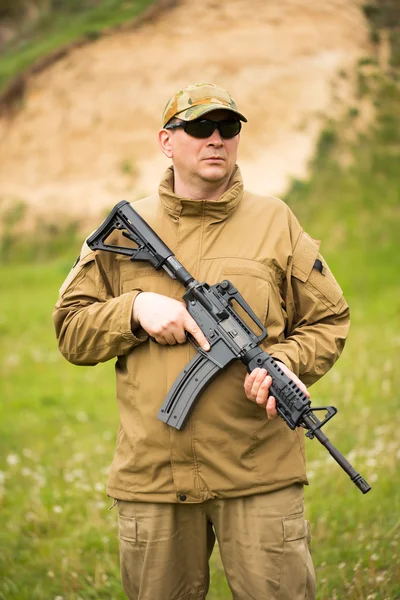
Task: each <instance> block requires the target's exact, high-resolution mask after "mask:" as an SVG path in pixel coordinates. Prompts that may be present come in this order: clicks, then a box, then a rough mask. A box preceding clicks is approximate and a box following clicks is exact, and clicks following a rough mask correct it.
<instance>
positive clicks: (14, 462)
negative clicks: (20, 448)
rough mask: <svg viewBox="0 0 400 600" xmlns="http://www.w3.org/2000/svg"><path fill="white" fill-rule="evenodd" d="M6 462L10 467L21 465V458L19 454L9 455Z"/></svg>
mask: <svg viewBox="0 0 400 600" xmlns="http://www.w3.org/2000/svg"><path fill="white" fill-rule="evenodd" d="M6 462H7V464H8V465H11V466H13V465H17V464H18V463H19V456H18V454H9V455H8V456H7V458H6Z"/></svg>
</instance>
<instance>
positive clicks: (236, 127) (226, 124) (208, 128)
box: [164, 119, 242, 140]
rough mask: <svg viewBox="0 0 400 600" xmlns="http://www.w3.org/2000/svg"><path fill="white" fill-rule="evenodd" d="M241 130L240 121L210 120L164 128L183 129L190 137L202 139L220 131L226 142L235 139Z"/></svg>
mask: <svg viewBox="0 0 400 600" xmlns="http://www.w3.org/2000/svg"><path fill="white" fill-rule="evenodd" d="M241 128H242V123H241V122H240V121H236V120H232V121H209V120H208V119H201V120H196V121H181V122H180V123H171V125H166V126H165V127H164V129H183V130H184V131H185V133H187V134H188V135H191V136H192V137H195V138H200V139H205V138H208V137H210V136H211V135H212V134H213V133H214V131H215V130H216V129H218V131H219V133H220V136H221V137H222V138H224V139H225V140H230V139H232V138H234V137H235V136H236V135H238V133H239V132H240V130H241Z"/></svg>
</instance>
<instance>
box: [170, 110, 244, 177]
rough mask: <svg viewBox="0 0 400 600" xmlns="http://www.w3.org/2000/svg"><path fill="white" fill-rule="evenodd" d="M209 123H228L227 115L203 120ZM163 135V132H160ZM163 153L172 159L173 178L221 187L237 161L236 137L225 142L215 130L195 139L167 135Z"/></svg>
mask: <svg viewBox="0 0 400 600" xmlns="http://www.w3.org/2000/svg"><path fill="white" fill-rule="evenodd" d="M204 118H205V119H208V120H210V121H223V120H231V119H232V118H233V115H232V113H231V112H230V111H226V110H216V111H213V112H210V113H208V114H206V115H205V116H204ZM164 131H165V130H164ZM167 133H168V140H166V142H167V143H166V146H165V148H166V150H165V149H164V147H163V152H164V154H166V155H167V156H168V157H169V158H171V159H172V162H173V165H174V170H175V172H176V174H177V175H178V176H179V177H180V178H181V179H182V180H184V181H186V182H188V183H189V182H190V183H191V184H193V183H194V184H195V183H196V182H200V181H203V182H207V183H215V184H216V185H218V186H219V185H221V184H223V182H224V181H229V179H230V177H231V175H232V173H233V170H234V167H235V164H236V158H237V150H238V145H239V140H240V135H236V136H235V137H233V138H230V139H225V138H222V137H221V134H220V132H219V131H218V129H215V130H214V132H213V133H212V134H211V135H210V137H208V138H196V137H193V136H191V135H189V134H188V133H186V132H185V131H184V130H183V129H174V130H172V131H168V132H167Z"/></svg>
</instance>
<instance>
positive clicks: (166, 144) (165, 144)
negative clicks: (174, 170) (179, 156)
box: [158, 129, 173, 158]
mask: <svg viewBox="0 0 400 600" xmlns="http://www.w3.org/2000/svg"><path fill="white" fill-rule="evenodd" d="M158 143H159V145H160V148H161V150H162V151H163V153H164V154H165V156H166V157H167V158H172V157H173V151H172V144H171V134H170V132H169V131H167V130H166V129H160V131H159V132H158Z"/></svg>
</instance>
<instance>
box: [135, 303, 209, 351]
mask: <svg viewBox="0 0 400 600" xmlns="http://www.w3.org/2000/svg"><path fill="white" fill-rule="evenodd" d="M139 325H140V326H141V327H142V328H143V329H144V330H145V331H146V332H147V333H148V334H149V335H150V336H151V337H152V338H154V339H155V340H156V342H158V343H159V344H162V345H164V346H165V345H167V344H169V345H174V344H184V343H185V342H186V340H187V337H186V334H185V331H188V332H189V333H190V334H191V335H192V336H193V337H194V339H195V340H196V342H197V343H198V345H199V346H201V347H202V348H203V350H209V349H210V344H209V343H208V341H207V339H206V337H205V336H204V334H203V332H202V331H201V329H200V327H199V326H198V325H197V323H196V321H195V320H194V319H193V318H192V317H191V316H190V314H189V313H188V311H187V310H186V307H185V305H184V303H183V302H180V301H179V300H174V299H173V298H168V297H167V296H162V295H161V294H154V293H153V292H142V293H140V294H139V295H138V296H136V300H135V302H134V304H133V311H132V330H135V329H136V328H137V327H138V326H139Z"/></svg>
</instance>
